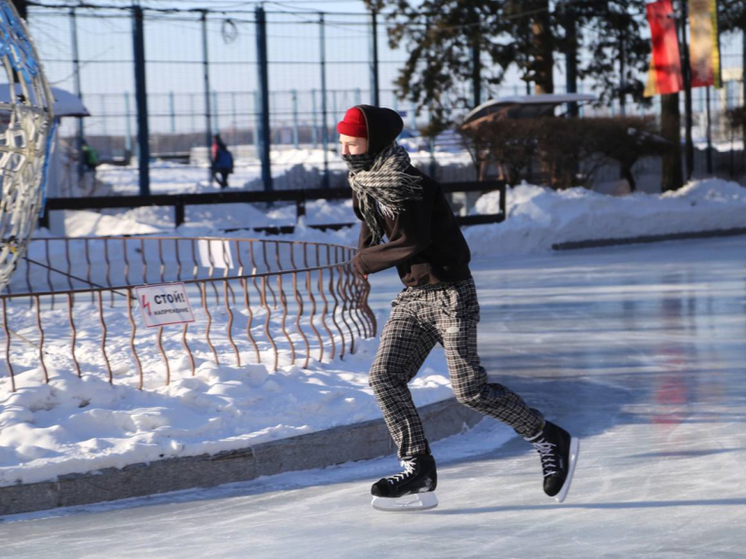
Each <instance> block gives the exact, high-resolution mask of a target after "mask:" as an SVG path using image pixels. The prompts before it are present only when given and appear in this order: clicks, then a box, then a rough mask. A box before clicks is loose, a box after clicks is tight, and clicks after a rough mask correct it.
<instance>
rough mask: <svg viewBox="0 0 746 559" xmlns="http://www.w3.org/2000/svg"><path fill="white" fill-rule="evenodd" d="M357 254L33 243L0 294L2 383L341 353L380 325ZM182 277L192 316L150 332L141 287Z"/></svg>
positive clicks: (208, 241) (150, 373) (223, 244)
mask: <svg viewBox="0 0 746 559" xmlns="http://www.w3.org/2000/svg"><path fill="white" fill-rule="evenodd" d="M353 254H354V249H352V248H350V247H345V246H341V245H331V244H318V243H308V242H300V241H275V240H272V241H270V240H257V239H244V238H236V239H215V238H185V237H145V238H135V237H106V238H101V237H88V238H85V237H83V238H74V239H71V238H48V239H38V240H36V239H35V240H33V241H32V242H31V245H30V248H29V252H28V255H27V257H26V258H25V260H24V262H23V264H22V265H21V266H20V267H19V269H18V270H17V271H16V274H15V275H14V277H13V282H12V283H11V285H10V289H9V290H8V293H4V294H2V295H0V312H1V314H2V319H1V320H0V331H2V332H3V333H4V343H3V345H2V350H0V351H1V354H2V357H3V358H4V361H5V368H6V370H7V374H8V376H7V377H5V375H4V374H3V375H1V376H2V377H5V378H0V384H6V383H7V385H8V389H9V390H11V391H15V390H16V388H17V386H18V383H19V382H20V383H21V384H23V383H24V382H26V379H29V378H30V382H38V381H39V380H40V379H43V380H44V381H46V382H49V379H50V377H51V376H53V374H54V369H64V370H73V371H75V372H76V373H77V374H78V376H83V375H86V374H97V375H102V374H103V375H104V376H105V377H108V380H109V382H111V383H114V382H115V381H116V380H117V379H119V381H120V382H129V383H133V382H136V383H137V386H138V387H139V388H143V386H144V384H145V382H146V380H147V381H148V382H149V383H150V384H152V385H155V384H160V383H161V382H165V384H168V383H169V381H170V378H171V373H172V371H175V372H177V373H179V374H186V375H190V374H191V375H194V374H195V371H196V368H197V366H198V365H199V364H200V363H201V362H202V361H205V360H212V361H214V362H215V363H216V364H220V363H221V362H228V363H229V364H232V365H236V366H239V367H240V366H241V365H242V364H244V365H246V364H251V363H264V364H266V365H267V367H268V368H270V369H273V370H277V368H278V366H279V365H280V364H283V365H294V364H297V365H299V366H302V367H308V365H309V362H310V360H311V359H315V360H318V361H321V360H323V359H324V358H330V359H334V358H344V356H345V354H346V353H347V352H354V350H355V340H356V339H357V338H368V337H373V336H375V333H376V320H375V316H374V314H373V312H372V311H371V309H370V307H369V306H368V302H367V300H368V293H369V291H370V286H369V284H368V282H367V281H365V280H363V279H361V278H360V277H358V276H356V275H355V274H353V273H352V268H351V264H350V261H351V257H352V255H353ZM173 282H180V283H181V284H183V285H184V286H185V293H186V294H187V298H188V299H189V300H190V301H191V307H192V308H193V309H194V318H195V321H194V322H193V323H191V324H189V323H185V324H183V326H179V325H173V326H160V327H158V328H157V329H148V328H145V327H144V326H145V324H144V322H143V317H141V316H140V310H139V308H138V301H137V298H136V296H135V295H136V293H135V290H136V286H138V285H146V284H147V285H153V284H163V283H173ZM133 372H136V376H135V377H133V376H131V375H132V373H133ZM161 375H162V376H161Z"/></svg>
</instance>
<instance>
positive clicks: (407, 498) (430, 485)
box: [370, 454, 438, 511]
mask: <svg viewBox="0 0 746 559" xmlns="http://www.w3.org/2000/svg"><path fill="white" fill-rule="evenodd" d="M401 465H402V466H403V467H404V471H403V472H401V473H400V474H396V475H395V476H391V477H385V478H383V479H380V480H378V481H377V482H376V483H374V484H373V487H371V489H370V492H371V494H372V495H373V501H372V503H371V504H372V505H373V507H374V508H376V509H378V510H386V511H407V510H427V509H432V508H435V507H437V506H438V499H437V497H436V496H435V493H433V491H435V487H436V486H437V485H438V474H437V472H436V470H435V460H434V459H433V457H432V456H430V455H429V454H420V455H418V456H412V457H407V458H403V459H402V461H401Z"/></svg>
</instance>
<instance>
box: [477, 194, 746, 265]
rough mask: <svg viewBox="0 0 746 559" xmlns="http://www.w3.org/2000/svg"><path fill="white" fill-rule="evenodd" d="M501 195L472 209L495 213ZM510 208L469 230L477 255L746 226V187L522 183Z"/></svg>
mask: <svg viewBox="0 0 746 559" xmlns="http://www.w3.org/2000/svg"><path fill="white" fill-rule="evenodd" d="M499 198H500V197H499V193H497V192H493V193H489V194H485V195H484V196H482V197H481V198H480V199H479V200H478V201H477V203H476V205H475V208H474V210H473V212H472V213H478V214H490V213H496V212H497V211H499ZM507 213H508V218H507V219H506V221H505V222H503V223H498V224H494V225H483V226H477V227H468V228H466V229H465V235H466V238H467V240H468V241H469V245H470V246H471V249H472V252H473V253H474V254H475V255H476V256H477V257H485V258H488V257H490V256H492V255H498V254H527V253H533V252H541V251H548V250H551V249H552V245H554V244H558V243H564V242H572V241H585V240H596V239H625V238H632V237H639V236H644V235H663V234H668V233H688V232H697V231H712V230H721V229H731V228H741V227H746V188H744V187H742V186H741V185H739V184H738V183H734V182H728V181H724V180H721V179H708V180H703V181H694V182H691V183H689V184H687V185H686V186H685V187H683V188H681V189H680V190H678V191H675V192H666V193H664V194H661V195H654V194H645V193H636V194H632V195H629V196H623V197H617V196H607V195H604V194H598V193H596V192H593V191H590V190H587V189H584V188H571V189H569V190H563V191H555V190H551V189H549V188H546V187H538V186H532V185H526V184H524V185H520V186H516V187H515V188H512V189H510V190H509V192H508V198H507Z"/></svg>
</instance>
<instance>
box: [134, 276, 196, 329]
mask: <svg viewBox="0 0 746 559" xmlns="http://www.w3.org/2000/svg"><path fill="white" fill-rule="evenodd" d="M135 295H136V296H137V301H138V302H139V303H140V311H141V312H142V317H143V319H144V320H145V326H147V327H148V328H157V327H159V326H166V325H168V324H183V323H185V322H194V313H192V306H191V305H190V304H189V297H188V296H187V292H186V287H185V286H184V284H183V283H178V282H174V283H159V284H154V285H142V286H140V287H136V288H135Z"/></svg>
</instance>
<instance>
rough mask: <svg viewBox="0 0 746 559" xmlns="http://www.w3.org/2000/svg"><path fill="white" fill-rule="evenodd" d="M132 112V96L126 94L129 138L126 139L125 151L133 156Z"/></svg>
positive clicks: (125, 125) (125, 114)
mask: <svg viewBox="0 0 746 559" xmlns="http://www.w3.org/2000/svg"><path fill="white" fill-rule="evenodd" d="M131 119H132V112H131V110H130V94H129V93H128V92H125V93H124V128H125V133H126V134H127V136H126V137H125V138H124V149H125V151H126V152H127V153H128V154H130V155H132V123H131V122H130V121H131Z"/></svg>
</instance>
